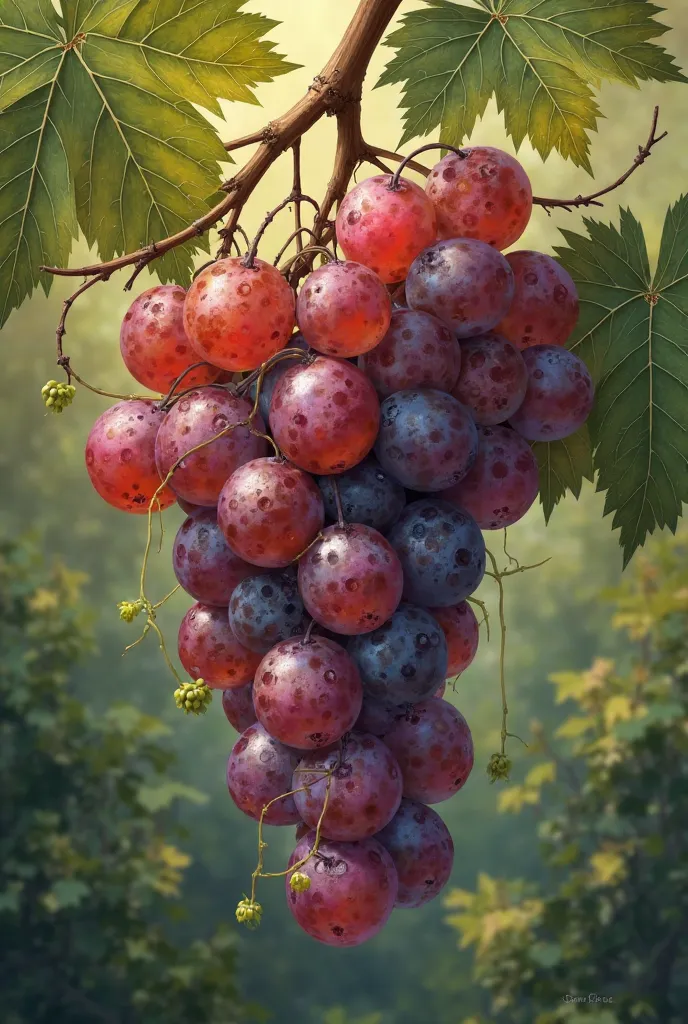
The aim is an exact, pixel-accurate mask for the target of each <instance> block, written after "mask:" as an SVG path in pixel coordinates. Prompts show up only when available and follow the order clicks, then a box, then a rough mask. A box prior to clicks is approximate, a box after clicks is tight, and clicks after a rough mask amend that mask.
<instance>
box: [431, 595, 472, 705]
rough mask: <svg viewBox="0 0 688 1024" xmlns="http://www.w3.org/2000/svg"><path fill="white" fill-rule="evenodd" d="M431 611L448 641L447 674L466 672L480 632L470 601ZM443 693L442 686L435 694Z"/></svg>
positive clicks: (449, 676) (450, 676)
mask: <svg viewBox="0 0 688 1024" xmlns="http://www.w3.org/2000/svg"><path fill="white" fill-rule="evenodd" d="M430 612H431V614H432V617H433V618H434V619H437V621H438V622H439V624H440V626H441V627H442V631H443V633H444V636H445V639H446V641H447V652H448V665H447V676H448V678H450V679H451V678H452V677H453V676H458V675H460V674H461V673H462V672H465V670H466V669H467V668H468V666H469V665H470V664H471V662H472V661H473V659H474V658H475V655H476V652H477V650H478V640H479V632H480V630H479V627H478V620H477V619H476V617H475V612H474V611H473V609H472V608H471V606H470V604H469V603H468V601H460V602H459V603H458V604H455V605H453V607H451V608H431V609H430ZM440 691H441V692H440ZM443 695H444V687H442V686H441V687H440V689H439V690H438V691H437V693H435V695H434V696H435V697H442V696H443Z"/></svg>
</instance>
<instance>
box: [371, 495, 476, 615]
mask: <svg viewBox="0 0 688 1024" xmlns="http://www.w3.org/2000/svg"><path fill="white" fill-rule="evenodd" d="M389 542H390V544H391V545H392V547H393V548H394V550H395V551H396V553H397V554H398V556H399V561H400V562H401V565H402V568H403V570H404V597H405V599H406V600H407V601H411V602H412V603H413V604H419V605H421V606H423V607H425V608H434V607H437V608H447V607H449V606H451V605H453V604H458V602H459V601H463V600H465V599H466V598H467V597H468V596H469V594H472V593H473V591H474V590H476V589H477V588H478V586H479V585H480V582H481V580H482V578H483V576H484V574H485V541H484V540H483V536H482V534H481V532H480V530H479V529H478V525H477V523H476V521H475V520H474V519H473V517H472V516H470V515H469V514H468V513H467V512H465V511H464V510H463V509H460V508H457V507H456V506H455V505H452V504H450V502H448V501H442V500H440V499H438V498H424V499H423V500H422V501H415V502H413V504H412V505H407V506H406V508H405V509H404V511H403V512H402V514H401V516H400V517H399V519H398V520H397V522H396V523H395V524H394V526H393V527H392V529H391V530H390V533H389Z"/></svg>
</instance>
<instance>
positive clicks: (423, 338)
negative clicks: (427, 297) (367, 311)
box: [358, 309, 461, 398]
mask: <svg viewBox="0 0 688 1024" xmlns="http://www.w3.org/2000/svg"><path fill="white" fill-rule="evenodd" d="M358 365H359V366H360V368H361V369H362V370H363V371H364V372H365V373H367V374H368V376H369V377H370V379H371V380H372V382H373V384H374V385H375V390H376V391H377V393H378V394H379V395H381V396H382V397H383V398H386V397H387V396H388V395H393V394H394V393H395V392H396V391H404V390H405V389H407V388H437V390H438V391H451V389H452V388H453V387H454V385H455V384H456V381H457V379H458V376H459V369H460V367H461V346H460V345H459V343H458V341H457V340H456V338H455V336H454V334H453V333H452V331H450V330H449V328H448V327H447V325H446V324H444V323H442V321H441V320H438V319H437V317H436V316H431V315H430V314H429V313H421V312H419V311H417V310H413V309H395V310H394V312H393V313H392V319H391V322H390V325H389V330H388V331H387V333H386V334H385V336H384V338H383V339H382V341H381V342H380V344H379V345H378V346H377V348H374V349H373V351H372V352H367V353H366V354H365V355H363V356H361V357H360V359H359V361H358Z"/></svg>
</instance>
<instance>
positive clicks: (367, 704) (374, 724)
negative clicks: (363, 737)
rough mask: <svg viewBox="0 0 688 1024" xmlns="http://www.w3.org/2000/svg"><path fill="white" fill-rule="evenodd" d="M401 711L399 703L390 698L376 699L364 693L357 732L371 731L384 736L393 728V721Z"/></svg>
mask: <svg viewBox="0 0 688 1024" xmlns="http://www.w3.org/2000/svg"><path fill="white" fill-rule="evenodd" d="M398 713H399V705H398V704H393V703H392V702H391V701H389V700H375V698H374V697H368V696H366V694H365V693H364V694H363V704H362V705H361V713H360V715H359V716H358V719H357V721H356V725H355V726H354V728H355V730H356V732H369V733H371V734H372V735H373V736H379V737H380V738H382V737H384V735H385V733H386V732H387V731H388V730H389V729H391V728H392V723H393V722H394V719H395V717H396V716H397V714H398Z"/></svg>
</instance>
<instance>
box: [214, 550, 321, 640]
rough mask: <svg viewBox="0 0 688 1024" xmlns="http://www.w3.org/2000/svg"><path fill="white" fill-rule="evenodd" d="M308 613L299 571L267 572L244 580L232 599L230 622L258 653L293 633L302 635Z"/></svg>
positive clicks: (233, 629) (308, 619)
mask: <svg viewBox="0 0 688 1024" xmlns="http://www.w3.org/2000/svg"><path fill="white" fill-rule="evenodd" d="M309 621H310V617H309V616H308V615H306V609H305V608H304V606H303V601H302V600H301V595H300V594H299V588H298V586H297V584H296V572H295V571H294V570H293V569H290V570H285V571H284V572H264V573H261V574H260V576H249V577H248V578H247V579H245V580H243V581H242V582H241V583H240V584H239V585H238V587H237V588H236V590H235V591H234V593H233V594H232V599H231V601H230V602H229V624H230V626H231V627H232V632H233V633H234V635H235V636H236V638H237V640H238V641H239V643H241V644H243V645H244V647H248V648H249V650H251V651H257V652H258V653H259V654H267V652H268V651H269V650H270V649H271V648H272V647H274V646H275V644H278V643H280V641H282V640H288V639H289V637H292V636H303V634H304V633H305V632H306V630H307V628H308V623H309Z"/></svg>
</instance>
